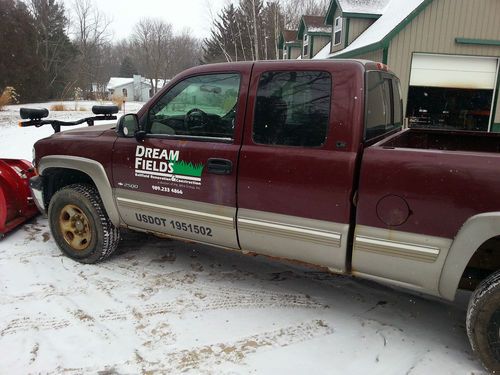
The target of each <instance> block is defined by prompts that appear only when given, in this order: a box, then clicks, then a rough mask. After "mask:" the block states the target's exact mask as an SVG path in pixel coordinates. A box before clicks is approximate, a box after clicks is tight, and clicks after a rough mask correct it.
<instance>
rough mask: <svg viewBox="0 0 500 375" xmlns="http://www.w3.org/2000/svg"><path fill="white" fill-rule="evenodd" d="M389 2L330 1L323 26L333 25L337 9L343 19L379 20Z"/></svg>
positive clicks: (376, 0) (374, 0) (382, 0)
mask: <svg viewBox="0 0 500 375" xmlns="http://www.w3.org/2000/svg"><path fill="white" fill-rule="evenodd" d="M390 1H391V0H331V1H330V6H329V7H328V11H327V13H326V17H325V24H327V25H333V17H334V15H335V12H336V11H337V9H338V8H340V13H341V16H342V17H344V18H375V19H376V18H379V17H380V16H381V15H382V14H383V13H384V9H385V8H386V7H387V5H388V4H389V2H390Z"/></svg>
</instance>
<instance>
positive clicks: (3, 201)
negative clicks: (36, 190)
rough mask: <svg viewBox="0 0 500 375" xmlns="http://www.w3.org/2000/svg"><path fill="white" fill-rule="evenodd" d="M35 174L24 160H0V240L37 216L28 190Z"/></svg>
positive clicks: (36, 210)
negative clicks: (30, 180)
mask: <svg viewBox="0 0 500 375" xmlns="http://www.w3.org/2000/svg"><path fill="white" fill-rule="evenodd" d="M35 174H36V172H35V169H34V168H33V166H32V165H31V163H30V162H28V161H26V160H21V159H0V238H1V237H3V236H4V235H5V234H6V233H7V232H10V231H11V230H12V229H14V228H15V227H17V226H18V225H20V224H22V223H24V222H25V221H27V220H29V219H31V218H32V217H34V216H36V215H37V214H38V208H37V207H36V205H35V202H34V200H33V198H32V196H31V191H30V188H29V179H30V178H31V177H33V176H35Z"/></svg>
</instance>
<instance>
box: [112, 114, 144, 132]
mask: <svg viewBox="0 0 500 375" xmlns="http://www.w3.org/2000/svg"><path fill="white" fill-rule="evenodd" d="M138 131H139V117H137V115H136V114H135V113H129V114H126V115H123V116H122V117H120V120H118V128H117V133H118V134H121V135H123V136H124V137H127V138H132V137H135V133H136V132H138Z"/></svg>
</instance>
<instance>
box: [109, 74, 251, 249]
mask: <svg viewBox="0 0 500 375" xmlns="http://www.w3.org/2000/svg"><path fill="white" fill-rule="evenodd" d="M234 67H235V68H234V71H230V72H228V71H227V67H226V68H225V70H223V68H221V67H219V68H218V67H212V70H211V71H206V72H205V71H203V73H198V74H196V73H195V74H193V73H191V74H190V75H188V76H185V77H180V78H178V79H177V80H176V82H174V83H173V84H172V85H170V86H169V87H170V88H169V89H168V90H167V91H166V92H165V93H164V94H163V95H160V96H159V97H157V98H155V99H153V100H152V102H151V104H149V105H148V108H147V110H146V111H142V112H143V114H142V116H141V118H140V122H141V126H142V127H143V128H144V129H145V130H146V132H147V136H146V137H145V139H144V141H142V142H138V141H137V140H136V139H135V138H127V137H120V138H119V139H118V140H117V142H116V143H115V150H114V155H113V183H114V188H115V189H116V194H115V195H116V203H117V206H118V209H119V212H120V215H121V218H122V220H123V221H124V222H125V224H127V225H128V226H130V227H132V228H139V229H146V230H149V231H153V232H160V233H166V234H169V235H172V236H179V237H182V238H191V239H193V240H196V241H199V242H206V243H210V244H216V245H220V246H225V247H230V248H238V247H239V246H238V241H237V236H236V229H235V220H236V175H237V170H236V168H237V165H238V164H237V161H238V153H239V149H240V147H241V139H242V134H241V132H242V127H243V121H244V113H245V105H246V103H245V99H246V93H247V89H248V80H249V76H250V72H251V64H240V65H236V64H235V65H234ZM199 70H200V69H199Z"/></svg>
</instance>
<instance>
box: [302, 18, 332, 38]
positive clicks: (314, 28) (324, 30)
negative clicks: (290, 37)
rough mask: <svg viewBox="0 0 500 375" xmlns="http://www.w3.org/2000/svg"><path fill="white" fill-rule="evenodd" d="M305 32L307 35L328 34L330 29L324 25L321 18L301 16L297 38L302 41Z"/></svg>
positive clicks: (323, 19) (323, 20)
mask: <svg viewBox="0 0 500 375" xmlns="http://www.w3.org/2000/svg"><path fill="white" fill-rule="evenodd" d="M306 30H307V32H308V33H316V34H330V33H331V32H332V27H331V26H328V25H325V18H324V17H323V16H302V18H301V19H300V24H299V31H298V32H297V37H298V38H299V39H302V37H303V36H304V31H306Z"/></svg>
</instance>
